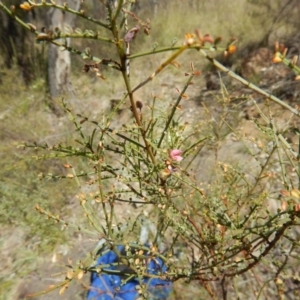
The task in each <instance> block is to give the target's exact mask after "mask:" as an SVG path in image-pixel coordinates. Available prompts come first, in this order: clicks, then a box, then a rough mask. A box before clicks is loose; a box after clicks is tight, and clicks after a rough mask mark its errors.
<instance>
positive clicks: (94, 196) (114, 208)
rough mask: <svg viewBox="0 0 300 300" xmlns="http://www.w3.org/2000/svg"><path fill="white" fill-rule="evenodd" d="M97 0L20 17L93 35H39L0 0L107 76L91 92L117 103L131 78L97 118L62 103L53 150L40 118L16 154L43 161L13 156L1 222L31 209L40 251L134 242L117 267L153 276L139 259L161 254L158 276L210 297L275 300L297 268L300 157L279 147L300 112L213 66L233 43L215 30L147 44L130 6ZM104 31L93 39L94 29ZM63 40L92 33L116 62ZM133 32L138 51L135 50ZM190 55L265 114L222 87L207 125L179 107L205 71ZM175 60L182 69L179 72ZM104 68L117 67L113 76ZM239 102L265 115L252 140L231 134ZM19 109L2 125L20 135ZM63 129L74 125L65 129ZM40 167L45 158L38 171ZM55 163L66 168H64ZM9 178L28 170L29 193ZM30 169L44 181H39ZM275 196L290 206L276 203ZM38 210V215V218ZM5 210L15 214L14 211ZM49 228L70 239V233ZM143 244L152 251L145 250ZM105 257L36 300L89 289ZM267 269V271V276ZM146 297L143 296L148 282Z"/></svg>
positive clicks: (24, 108)
mask: <svg viewBox="0 0 300 300" xmlns="http://www.w3.org/2000/svg"><path fill="white" fill-rule="evenodd" d="M101 3H102V8H103V9H105V11H106V16H105V17H103V19H95V18H92V17H90V16H88V15H87V14H86V12H83V11H82V10H80V11H74V10H72V9H71V8H69V7H68V6H67V5H59V4H56V3H55V2H49V3H48V2H45V1H43V2H40V3H35V2H30V3H24V4H23V9H24V10H31V9H39V8H42V7H47V8H50V7H51V8H56V9H60V10H62V11H64V12H65V13H72V14H75V15H76V16H77V17H78V18H81V19H83V20H84V21H85V22H90V23H91V24H93V30H86V29H82V30H80V29H75V30H73V29H70V28H69V29H60V28H58V29H56V31H54V32H51V33H50V32H46V33H45V32H39V31H38V30H36V29H32V27H31V26H30V25H28V24H26V23H25V22H23V21H22V20H21V19H19V18H18V17H16V16H15V14H14V10H13V8H10V9H9V8H7V7H6V6H4V5H3V4H2V3H1V2H0V7H1V8H2V9H3V10H5V11H6V13H8V14H9V15H10V16H11V17H13V18H14V19H15V21H16V22H18V23H19V24H20V25H21V26H23V27H24V28H26V29H28V30H30V31H32V32H33V33H34V34H35V36H36V40H37V42H39V43H51V44H54V45H56V46H59V47H61V48H62V49H64V50H65V51H70V52H71V53H74V54H76V55H78V56H80V57H81V58H82V60H83V61H84V63H83V70H84V71H85V72H86V73H88V72H90V73H91V72H92V73H93V74H94V75H95V77H97V80H99V82H96V84H105V80H106V79H107V81H108V82H109V83H108V85H109V84H110V82H112V83H111V86H112V87H111V86H110V87H111V90H112V91H113V92H112V95H111V98H113V97H114V87H113V85H114V83H113V81H114V80H115V81H117V82H118V83H119V82H121V81H122V82H123V85H122V88H121V89H120V90H121V91H122V98H121V99H118V100H119V101H118V102H117V106H115V107H114V108H112V109H111V111H110V112H107V111H106V112H105V113H103V114H102V116H101V118H93V117H90V116H89V114H90V112H89V111H87V109H86V108H85V109H83V108H82V106H80V104H79V105H78V103H75V105H72V103H67V102H66V101H64V100H63V101H62V105H63V108H64V111H65V113H66V115H67V116H68V118H69V120H70V122H71V124H72V126H73V130H72V131H71V132H72V134H70V135H68V136H66V137H65V138H64V139H62V140H60V139H58V138H55V139H53V140H51V141H50V142H49V141H48V140H47V139H45V138H44V137H45V135H46V131H47V127H46V126H45V125H44V124H36V127H35V128H34V129H30V131H31V135H29V136H28V137H22V140H25V142H24V143H21V145H22V149H25V150H26V151H27V150H28V149H30V150H31V151H32V153H33V155H34V158H36V159H37V161H36V162H35V163H33V161H32V160H27V159H26V158H24V157H22V156H21V154H20V153H21V152H20V151H21V150H20V149H19V150H16V156H15V157H14V158H13V159H14V160H16V158H17V157H18V156H21V159H20V158H19V157H18V161H17V163H12V162H11V163H9V164H8V165H6V164H5V165H3V168H1V172H2V173H1V176H2V177H3V178H4V182H3V184H1V186H0V188H1V197H2V199H3V201H2V203H3V204H2V205H3V207H0V208H1V209H2V211H5V212H9V213H8V214H5V215H4V216H3V223H8V224H9V223H10V222H13V220H16V219H18V218H20V215H23V216H22V222H25V224H26V225H27V226H28V227H29V228H30V234H31V235H34V236H35V238H36V237H40V238H42V239H44V240H45V241H46V242H45V241H44V244H43V245H44V246H49V247H51V245H52V244H54V242H55V241H56V242H57V239H58V238H59V239H61V240H59V243H65V240H64V238H67V239H68V242H70V240H72V235H71V233H74V232H76V233H82V234H84V235H87V236H89V237H92V238H93V239H98V240H100V241H102V242H103V243H102V244H101V249H102V248H105V247H107V249H115V247H116V245H124V246H125V248H126V249H127V248H128V249H129V248H134V249H136V251H135V252H134V253H131V252H130V251H128V253H127V254H126V255H125V256H122V259H123V261H122V262H123V263H124V264H125V265H126V266H128V267H129V268H130V269H131V270H132V272H134V274H136V275H137V276H138V277H147V276H148V277H151V276H153V274H148V273H147V271H145V261H146V260H147V258H149V256H150V257H152V258H156V257H159V258H160V259H162V260H163V261H164V263H165V264H166V265H167V266H168V271H167V273H166V275H162V276H167V278H168V279H170V280H172V281H179V282H180V281H182V280H187V281H196V282H197V283H198V284H200V285H201V288H202V289H205V291H206V293H208V294H209V295H210V297H211V298H212V299H217V298H220V297H223V298H226V295H227V293H230V295H231V296H232V297H235V298H239V297H240V294H241V293H242V295H244V296H245V297H251V295H255V294H261V293H264V292H265V291H264V289H265V285H267V284H268V282H269V281H271V280H272V282H274V283H275V285H276V286H277V288H278V289H277V296H281V294H282V287H281V284H280V280H281V281H284V280H285V279H286V278H288V279H289V278H290V277H288V276H287V277H285V276H284V275H285V274H286V273H285V272H288V268H290V267H291V264H292V265H293V267H294V268H297V267H298V263H299V262H298V260H299V252H297V251H299V243H298V241H297V234H298V231H297V226H298V225H299V212H300V207H299V203H298V202H299V198H300V192H299V166H298V159H299V153H298V152H296V151H295V150H294V149H293V148H292V145H290V144H289V143H288V142H287V141H286V139H285V134H286V133H287V131H288V129H290V128H291V127H293V126H294V125H293V122H297V120H298V118H299V116H300V113H299V111H298V110H297V109H296V108H294V107H292V106H291V105H290V104H288V103H286V102H284V101H282V100H280V99H278V98H276V97H275V96H273V95H270V94H269V93H267V92H265V91H263V90H262V89H260V88H259V87H258V86H256V85H254V84H250V83H249V82H248V81H246V80H245V79H243V78H241V77H240V76H238V75H237V74H235V73H234V72H233V71H231V70H229V69H227V68H226V67H225V66H223V65H222V64H221V63H219V62H218V61H217V60H216V59H215V58H214V56H215V53H217V54H218V53H222V54H225V55H231V54H233V52H235V50H236V45H235V43H236V39H232V40H230V39H228V41H224V42H222V43H221V44H219V43H217V39H214V38H213V37H212V36H211V35H205V36H202V35H201V33H200V32H199V31H196V32H195V34H191V33H187V34H186V35H185V38H183V35H182V37H181V38H178V40H179V42H178V43H176V44H175V43H173V44H171V45H170V43H167V45H164V46H162V45H160V44H159V46H157V47H153V44H152V47H151V46H149V44H147V43H148V41H147V39H146V38H144V39H142V38H140V35H142V32H143V31H144V32H145V33H147V34H148V33H149V32H150V31H151V28H150V23H149V21H148V20H146V19H145V20H144V19H143V18H142V17H140V16H139V15H137V14H135V13H132V12H131V6H132V1H122V0H119V1H115V2H114V3H115V5H113V4H111V3H112V2H111V1H101ZM137 23H138V24H139V28H138V26H137ZM98 27H99V28H101V31H100V30H99V32H98V31H97V30H96V29H95V28H98ZM103 32H106V33H105V34H103ZM135 35H137V36H136V40H134V37H135ZM67 38H73V39H75V38H76V39H77V38H81V39H82V40H83V44H84V43H85V42H84V41H85V40H89V39H92V40H96V41H97V42H98V43H99V44H100V45H101V44H103V43H104V44H106V45H107V47H109V49H111V52H110V53H111V56H110V53H108V54H107V53H106V54H105V56H104V54H103V53H101V52H100V51H99V52H98V53H97V52H96V50H95V49H92V50H91V49H90V48H89V47H85V48H83V49H79V48H77V46H76V45H73V46H69V44H67V43H66V42H65V41H66V39H67ZM138 38H139V39H140V40H139V43H140V44H139V45H138V46H137V47H136V48H135V47H134V46H133V45H134V43H136V41H137V39H138ZM218 42H219V41H218ZM161 43H163V41H162V42H161ZM144 45H145V48H143V47H144ZM131 46H133V47H132V49H131V53H128V50H129V47H131ZM140 49H142V50H140ZM149 49H151V50H149ZM136 51H139V52H136ZM186 53H189V55H188V56H187V55H186ZM101 55H102V56H101ZM158 55H161V57H163V59H162V62H159V63H157V64H156V67H155V68H154V69H153V70H152V69H151V70H148V69H147V68H144V67H141V66H140V65H137V64H136V61H138V60H139V59H144V57H146V58H147V59H148V57H155V59H156V57H157V56H158ZM179 58H180V59H181V60H182V63H179V62H178V59H179ZM191 58H193V59H192V60H193V61H195V65H196V64H198V61H201V60H203V61H206V62H208V63H210V64H212V65H213V66H214V67H215V68H217V69H219V70H220V71H222V72H225V73H226V74H227V75H228V76H229V77H231V78H232V79H233V80H235V81H237V82H239V83H240V84H241V85H245V86H246V87H248V88H249V89H250V90H251V91H253V92H256V93H257V94H259V95H262V96H263V97H264V101H265V105H264V106H263V107H261V106H259V105H258V104H257V103H256V102H255V101H254V100H253V98H252V95H250V94H249V95H246V96H244V97H241V99H242V100H241V101H237V102H234V100H233V97H232V96H231V95H230V93H229V91H228V90H227V89H226V87H225V86H224V84H222V82H221V87H220V93H219V94H217V96H216V97H215V98H214V97H211V98H210V100H211V101H214V103H215V105H213V106H212V105H210V106H208V105H207V104H205V103H203V106H202V108H201V115H200V116H199V117H197V115H196V117H195V116H194V115H187V114H184V113H181V109H182V107H184V106H185V104H186V102H185V99H187V98H188V97H189V95H190V94H191V93H192V89H193V82H194V81H196V80H197V78H198V77H199V76H200V74H201V72H200V71H198V70H197V68H196V67H195V66H194V63H190V59H191ZM275 58H276V60H277V61H278V62H283V63H284V64H285V65H287V66H288V67H290V69H292V70H293V71H294V72H295V73H296V75H299V74H300V71H299V68H298V67H297V59H296V58H293V59H289V58H287V57H286V50H285V49H284V48H282V47H278V48H277V49H276V54H275V56H274V59H275ZM130 64H131V66H130ZM180 65H181V68H180V70H179V71H174V70H173V69H171V67H172V68H173V67H176V68H179V67H180ZM103 68H107V69H110V71H109V72H107V75H105V76H104V74H103V72H102V70H103ZM131 68H137V71H131ZM163 70H165V72H167V71H169V70H171V71H170V73H171V76H170V77H167V76H166V75H164V74H162V71H163ZM108 75H109V76H108ZM160 76H162V78H163V79H162V82H163V83H165V82H166V81H167V80H168V81H169V85H170V86H171V87H172V88H175V89H176V91H177V94H176V95H172V94H171V93H172V92H171V89H169V90H168V93H169V94H167V95H162V96H157V94H158V92H157V90H155V91H154V92H152V91H151V89H152V88H148V86H150V85H152V84H153V82H154V84H153V85H155V84H156V83H157V80H159V78H160ZM164 76H165V77H164ZM106 77H107V78H106ZM109 77H110V78H109ZM111 78H113V79H111ZM115 78H116V79H115ZM173 81H174V83H173ZM80 88H82V89H85V88H86V87H85V86H83V85H82V86H80ZM97 97H99V101H107V98H106V95H105V97H104V96H102V98H101V95H97ZM97 100H98V99H97ZM245 102H247V103H252V105H253V107H254V109H255V111H256V112H257V117H256V119H255V120H254V121H253V122H252V123H251V124H252V125H255V126H254V128H255V133H256V135H255V137H254V135H253V136H252V133H251V134H249V133H248V134H245V132H243V131H242V129H241V127H239V128H237V124H238V123H239V120H238V119H239V112H240V111H241V110H242V109H243V105H244V104H245ZM13 104H14V108H13V109H14V110H15V111H18V110H20V111H21V112H16V113H15V115H10V116H9V117H7V121H9V120H10V119H11V120H14V121H15V122H16V123H17V124H18V126H23V127H24V129H25V128H26V121H23V120H22V119H20V118H17V117H16V116H17V115H20V114H23V115H24V114H26V115H27V116H28V117H29V118H33V116H32V115H31V114H30V104H32V103H31V100H30V99H29V100H27V101H25V102H24V103H22V105H20V106H18V105H17V104H16V103H13ZM122 106H125V107H126V108H127V110H128V111H130V112H128V114H127V115H126V117H124V119H121V117H120V115H119V113H120V111H119V109H120V108H121V107H122ZM215 107H217V108H218V111H217V112H216V111H215ZM278 107H280V110H284V111H285V112H287V113H289V114H290V118H289V119H288V120H285V124H284V125H283V126H282V125H280V124H279V123H280V122H279V121H280V118H276V116H274V115H276V113H277V112H278ZM129 108H130V110H129ZM193 109H195V110H196V109H199V110H200V107H199V106H198V107H196V108H195V107H194V108H193ZM42 125H43V126H42ZM64 126H66V128H68V129H69V127H68V126H69V125H64ZM40 136H42V137H43V139H40V138H39V137H40ZM231 139H233V140H235V141H236V144H237V145H238V150H237V151H235V152H232V153H234V156H232V157H228V156H226V155H225V153H226V147H228V145H229V142H230V140H231ZM32 140H35V141H32ZM15 141H16V142H21V138H20V137H16V138H15ZM230 145H231V144H230ZM1 150H3V151H5V150H6V149H1ZM212 153H213V155H211V154H212ZM205 158H209V159H207V161H206V160H205ZM44 159H46V160H47V161H48V163H46V164H41V161H43V160H44ZM59 160H62V161H63V162H61V163H58V161H59ZM6 163H7V162H6ZM7 166H8V167H7ZM12 172H17V173H22V174H23V176H22V177H21V178H22V186H17V187H15V186H14V182H13V181H12V180H11V178H13V177H11V176H12ZM33 172H36V173H38V174H39V178H38V179H36V178H35V177H31V176H32V175H31V174H32V173H33ZM19 177H20V176H19ZM47 180H48V181H47ZM66 182H68V184H66ZM51 185H55V186H59V187H60V192H59V193H58V194H55V193H51V192H49V190H47V191H48V192H47V193H46V194H44V197H43V199H40V195H41V194H42V193H43V189H44V187H46V186H48V187H49V186H51ZM75 194H76V201H78V203H79V204H80V207H81V209H80V212H77V211H76V213H78V215H80V214H81V215H83V216H84V218H82V217H78V218H76V220H75V221H74V219H73V220H71V221H70V218H69V216H68V214H64V213H63V214H61V211H60V209H61V208H62V202H63V203H65V202H66V201H67V199H68V197H75ZM12 195H13V197H12ZM280 197H285V198H284V199H283V200H280ZM27 198H32V199H34V201H31V202H30V204H27V203H26V202H25V201H24V199H27ZM33 202H34V203H35V204H36V205H35V210H36V211H37V212H39V213H40V215H39V214H37V215H38V216H39V217H36V216H35V215H33V214H32V203H33ZM8 203H9V204H8ZM11 205H12V206H15V207H17V209H15V210H13V211H10V207H11ZM40 216H42V217H46V218H47V219H49V220H48V222H46V223H45V222H42V221H41V217H40ZM54 224H57V225H56V226H57V228H59V229H61V228H62V229H64V230H65V231H66V232H68V233H69V234H67V235H66V237H65V236H64V237H63V238H62V236H61V235H59V234H57V231H56V230H55V227H56V226H55V225H54ZM49 233H50V234H49ZM146 242H147V243H149V246H145V243H146ZM99 250H100V249H99V246H98V247H96V248H95V249H94V250H93V251H92V252H91V253H90V254H88V255H86V257H83V258H82V259H80V262H77V263H73V262H70V263H69V264H68V271H66V276H65V278H64V279H62V281H61V282H60V283H59V284H56V285H54V286H51V287H49V288H48V289H46V290H44V291H43V292H41V293H45V292H50V291H52V290H54V289H56V288H60V293H61V294H62V293H63V292H64V291H65V289H66V288H67V287H68V286H69V284H70V283H71V282H73V281H77V280H78V281H81V278H82V275H83V273H89V272H92V271H98V270H95V267H93V264H94V261H95V259H96V258H97V253H98V252H99ZM278 253H279V254H278ZM281 253H285V255H282V254H281ZM28 256H29V257H30V253H29V254H28ZM270 262H272V264H271V266H270ZM70 269H71V271H70ZM265 270H267V272H268V273H269V274H268V275H269V277H267V276H265ZM70 272H71V274H70ZM98 272H99V271H98ZM101 272H103V273H105V272H106V273H109V270H105V269H103V270H101ZM251 272H256V273H255V274H259V275H257V276H258V277H259V278H260V280H258V282H259V283H258V284H257V289H255V290H249V293H248V291H239V288H238V285H239V284H240V283H241V282H242V279H241V281H240V283H239V284H238V283H237V282H239V277H238V276H239V275H241V276H244V278H246V279H247V278H250V275H249V273H251ZM121 273H122V272H121V271H120V274H121ZM123 275H124V276H125V275H126V274H123ZM288 275H289V276H291V275H290V274H288ZM270 277H271V279H270ZM232 281H234V290H231V282H232ZM245 281H246V280H245ZM247 285H251V283H250V284H249V283H247ZM218 286H221V289H219V288H218ZM175 293H176V292H175ZM202 293H204V292H202V291H201V294H202ZM269 293H270V292H268V294H267V295H270V294H269ZM39 294H40V293H37V294H34V295H32V296H37V295H39ZM202 295H203V294H202ZM271 296H274V295H271ZM141 297H142V298H143V299H147V291H146V289H145V288H143V287H142V290H141Z"/></svg>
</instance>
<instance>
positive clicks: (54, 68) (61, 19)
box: [47, 0, 80, 100]
mask: <svg viewBox="0 0 300 300" xmlns="http://www.w3.org/2000/svg"><path fill="white" fill-rule="evenodd" d="M63 2H64V1H62V0H59V1H56V3H57V4H63ZM67 3H68V6H69V7H70V8H72V9H75V10H78V9H79V6H80V0H68V1H67ZM75 17H76V16H75V15H72V14H70V13H65V12H63V11H61V10H58V9H55V8H51V9H50V10H49V11H48V16H47V18H48V20H49V26H48V29H49V30H54V28H56V27H58V28H59V29H60V30H61V31H64V28H65V26H69V27H71V28H72V27H74V23H75ZM57 42H62V43H64V41H63V40H61V41H60V40H57ZM67 43H68V44H69V43H70V40H67ZM48 51H49V52H48V80H49V90H50V96H51V99H52V100H54V98H57V97H59V96H62V95H63V94H65V93H66V92H68V91H70V86H71V84H70V70H71V57H70V53H69V52H68V51H63V50H61V49H59V48H58V47H57V46H54V45H52V44H49V50H48Z"/></svg>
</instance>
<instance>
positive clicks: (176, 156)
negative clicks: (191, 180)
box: [169, 149, 183, 161]
mask: <svg viewBox="0 0 300 300" xmlns="http://www.w3.org/2000/svg"><path fill="white" fill-rule="evenodd" d="M182 153H183V151H181V150H178V149H173V150H170V151H169V157H170V158H171V159H172V160H174V161H182V160H183V157H182V156H181V154H182Z"/></svg>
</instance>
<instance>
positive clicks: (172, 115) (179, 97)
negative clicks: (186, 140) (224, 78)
mask: <svg viewBox="0 0 300 300" xmlns="http://www.w3.org/2000/svg"><path fill="white" fill-rule="evenodd" d="M193 78H194V74H192V75H190V77H189V79H188V81H187V82H186V84H185V86H184V88H183V90H182V91H181V93H180V94H179V96H178V98H177V101H176V103H175V104H174V105H173V107H172V110H171V113H170V115H169V117H168V120H167V123H166V126H165V128H164V130H163V132H162V134H161V137H160V139H159V142H158V144H157V148H160V146H161V144H162V142H163V139H164V137H165V135H166V133H167V130H168V128H169V126H170V124H171V122H172V120H173V117H174V114H175V112H176V109H177V107H178V105H179V103H180V101H181V100H182V98H183V95H184V93H185V92H186V90H187V88H188V87H189V85H190V83H191V82H192V80H193Z"/></svg>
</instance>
